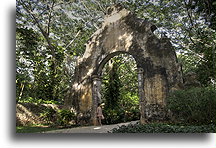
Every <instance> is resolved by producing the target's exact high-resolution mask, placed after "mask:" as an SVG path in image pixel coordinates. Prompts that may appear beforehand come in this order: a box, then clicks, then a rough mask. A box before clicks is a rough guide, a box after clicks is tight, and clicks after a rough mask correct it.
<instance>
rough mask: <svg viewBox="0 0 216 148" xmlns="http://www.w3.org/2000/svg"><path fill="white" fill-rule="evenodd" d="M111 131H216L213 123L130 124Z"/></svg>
mask: <svg viewBox="0 0 216 148" xmlns="http://www.w3.org/2000/svg"><path fill="white" fill-rule="evenodd" d="M110 132H111V133H215V132H216V126H215V125H213V124H210V125H202V126H182V125H179V126H178V125H169V124H143V125H142V124H134V125H133V124H129V125H128V126H125V125H122V126H120V127H119V128H114V129H112V130H111V131H110Z"/></svg>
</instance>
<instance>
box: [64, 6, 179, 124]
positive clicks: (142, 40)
mask: <svg viewBox="0 0 216 148" xmlns="http://www.w3.org/2000/svg"><path fill="white" fill-rule="evenodd" d="M155 29H156V26H155V25H154V24H152V23H151V22H148V21H146V20H143V19H140V18H137V17H136V16H135V15H134V14H133V13H132V12H130V11H128V10H126V9H125V8H123V7H122V6H120V5H115V6H112V7H110V8H108V13H107V15H106V16H105V21H104V22H103V24H102V27H101V28H100V29H98V30H97V31H96V32H95V33H94V34H93V35H92V36H91V38H90V39H89V41H88V43H87V44H86V51H85V53H84V55H83V57H81V58H79V59H78V62H77V66H76V68H75V75H74V76H75V77H74V82H73V84H72V90H71V92H72V93H71V95H70V97H68V98H66V99H65V105H66V106H73V107H74V108H75V109H76V110H77V111H78V112H82V113H86V112H90V113H91V115H90V117H89V122H90V123H93V124H95V122H96V114H95V111H96V106H97V102H98V101H99V100H98V96H97V95H98V93H97V92H98V90H97V89H100V88H99V87H98V86H99V85H100V83H101V81H100V72H101V70H102V67H103V65H104V63H106V62H107V60H108V59H110V57H112V56H114V55H115V54H118V53H122V52H123V53H129V54H130V55H132V56H133V57H134V59H135V61H136V63H137V68H138V87H139V88H138V89H139V97H140V107H141V108H140V110H141V118H140V119H141V122H142V123H144V122H145V121H146V120H148V119H151V118H158V119H160V118H161V119H163V118H164V115H162V114H163V113H161V112H163V111H161V110H160V108H163V107H164V106H165V105H166V100H165V98H166V96H167V95H168V93H169V92H170V91H171V90H173V89H179V88H180V87H181V84H182V74H181V67H180V66H179V64H178V61H177V57H176V53H175V50H174V48H173V47H172V45H171V43H170V41H169V39H168V38H166V37H163V38H161V39H158V38H157V37H156V36H155V35H154V33H153V31H154V30H155Z"/></svg>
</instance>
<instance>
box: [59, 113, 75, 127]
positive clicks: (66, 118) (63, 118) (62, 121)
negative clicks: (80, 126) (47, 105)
mask: <svg viewBox="0 0 216 148" xmlns="http://www.w3.org/2000/svg"><path fill="white" fill-rule="evenodd" d="M74 119H75V113H74V112H72V111H70V110H68V109H61V110H58V112H57V123H58V125H62V126H68V125H69V122H70V121H72V120H74Z"/></svg>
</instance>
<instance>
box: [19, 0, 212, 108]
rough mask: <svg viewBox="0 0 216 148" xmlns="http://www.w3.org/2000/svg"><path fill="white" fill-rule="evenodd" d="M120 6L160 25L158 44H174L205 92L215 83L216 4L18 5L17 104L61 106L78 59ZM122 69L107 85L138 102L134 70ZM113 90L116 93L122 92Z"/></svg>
mask: <svg viewBox="0 0 216 148" xmlns="http://www.w3.org/2000/svg"><path fill="white" fill-rule="evenodd" d="M116 3H121V4H122V5H123V6H124V7H126V8H127V9H129V10H131V11H132V12H134V13H136V14H137V16H138V17H140V18H142V19H145V20H150V21H152V22H153V23H155V24H156V26H157V27H158V29H157V30H156V31H155V32H154V34H155V35H156V36H158V37H159V38H160V37H161V36H162V34H166V35H167V36H168V37H169V38H170V39H171V43H172V44H173V45H174V46H175V49H176V51H179V53H180V56H179V57H180V62H181V63H182V66H183V70H184V72H189V71H194V72H196V73H197V75H198V79H199V81H200V82H201V83H202V84H203V85H204V86H206V85H209V84H210V83H212V82H213V81H214V82H215V75H216V73H215V71H214V70H215V27H214V26H215V25H214V24H215V11H214V6H215V4H216V3H215V0H212V1H208V2H207V3H203V1H202V0H191V1H185V0H178V1H170V0H163V1H162V0H155V1H149V0H146V1H140V0H127V1H122V0H112V1H107V0H100V1H95V0H92V1H89V0H82V1H64V0H48V1H29V0H17V1H16V26H17V30H16V66H17V68H16V96H17V101H25V100H26V98H29V97H32V98H37V99H39V100H40V99H42V100H43V101H51V100H54V101H58V102H62V101H63V99H64V97H65V96H66V95H67V91H68V90H69V87H70V84H71V82H72V78H73V74H74V67H75V63H76V62H75V61H76V59H77V56H82V55H83V53H84V51H85V43H86V42H87V41H88V39H89V38H90V37H91V35H92V34H93V32H95V31H96V30H97V29H98V28H100V26H101V23H102V21H103V18H104V15H105V14H106V8H107V7H108V6H111V5H113V4H116ZM131 65H133V64H131ZM119 67H121V68H120V69H123V71H120V72H119V75H120V78H119V79H120V81H118V80H116V82H112V84H111V83H110V84H108V83H109V82H107V86H108V85H110V87H111V86H112V85H113V84H114V83H117V82H121V83H122V85H124V86H125V87H120V88H119V91H120V92H121V93H120V99H119V100H122V99H123V100H124V99H125V100H128V99H127V98H128V97H126V96H129V98H130V99H132V100H134V99H135V98H136V97H130V96H137V94H136V93H137V86H136V85H134V84H136V82H137V77H136V74H134V72H135V70H134V69H131V68H130V67H129V66H127V64H125V63H123V64H120V66H119ZM122 73H124V74H123V75H122ZM125 73H127V74H125ZM104 83H106V82H104ZM107 88H108V87H107ZM110 89H111V88H110ZM112 89H113V90H112V91H116V92H117V90H118V87H112ZM125 92H134V93H131V94H129V95H128V94H126V93H125ZM107 93H108V92H107ZM118 96H119V94H116V96H113V97H117V98H118ZM37 99H34V100H35V101H36V102H37ZM117 100H118V99H116V100H113V101H114V102H113V103H114V104H116V103H115V101H117ZM117 102H118V101H117ZM128 102H130V101H128ZM132 102H133V101H132ZM108 104H111V103H108ZM110 106H112V105H110ZM114 106H115V105H114ZM129 106H130V105H129ZM124 110H126V109H124ZM127 110H128V109H127Z"/></svg>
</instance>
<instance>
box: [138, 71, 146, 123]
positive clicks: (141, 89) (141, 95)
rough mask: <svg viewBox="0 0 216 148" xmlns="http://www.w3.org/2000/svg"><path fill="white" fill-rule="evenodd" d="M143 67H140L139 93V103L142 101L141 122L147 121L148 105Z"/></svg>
mask: <svg viewBox="0 0 216 148" xmlns="http://www.w3.org/2000/svg"><path fill="white" fill-rule="evenodd" d="M143 72H144V71H143V68H138V72H137V74H138V93H139V99H140V100H139V103H140V114H141V115H140V123H141V124H144V123H146V118H145V106H146V99H145V93H144V74H143Z"/></svg>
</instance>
